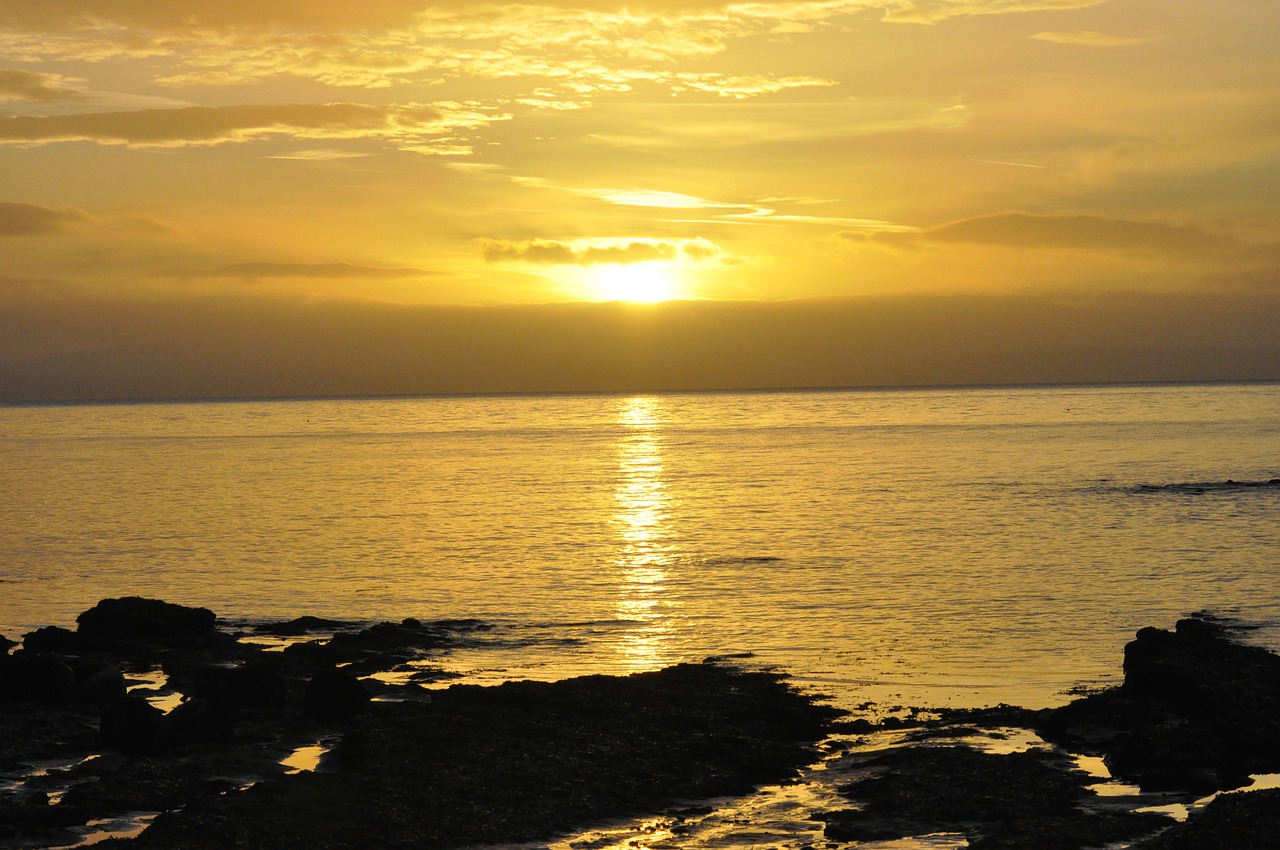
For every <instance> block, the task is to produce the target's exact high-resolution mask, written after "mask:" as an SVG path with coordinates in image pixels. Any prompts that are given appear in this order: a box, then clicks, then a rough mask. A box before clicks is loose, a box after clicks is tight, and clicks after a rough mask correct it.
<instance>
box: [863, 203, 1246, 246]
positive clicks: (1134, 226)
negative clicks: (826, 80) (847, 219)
mask: <svg viewBox="0 0 1280 850" xmlns="http://www.w3.org/2000/svg"><path fill="white" fill-rule="evenodd" d="M844 235H846V236H848V237H849V238H853V239H863V238H865V236H864V234H861V233H858V234H844ZM871 238H872V239H874V241H877V242H883V243H887V244H893V245H899V246H911V245H915V244H918V243H921V242H935V243H938V242H943V243H946V242H959V243H971V244H980V245H1003V246H1006V247H1011V248H1084V249H1095V250H1100V251H1117V250H1120V251H1125V250H1152V251H1171V252H1177V253H1187V252H1206V251H1226V250H1231V249H1235V248H1238V247H1239V243H1238V242H1237V241H1236V240H1235V239H1233V238H1231V237H1227V236H1221V235H1217V234H1212V233H1208V232H1206V231H1204V230H1201V229H1199V228H1197V227H1194V226H1191V225H1179V224H1165V223H1162V222H1151V221H1134V220H1131V219H1121V218H1111V217H1109V216H1103V215H1092V214H1080V215H1037V214H1033V213H1022V212H1005V213H995V214H994V215H984V216H976V217H974V218H966V219H960V220H958V221H953V222H949V223H947V224H943V225H939V226H938V227H932V228H928V229H925V230H919V231H916V232H897V233H894V232H887V233H876V234H874V235H873V236H872V237H871Z"/></svg>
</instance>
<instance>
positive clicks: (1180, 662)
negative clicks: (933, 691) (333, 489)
mask: <svg viewBox="0 0 1280 850" xmlns="http://www.w3.org/2000/svg"><path fill="white" fill-rule="evenodd" d="M486 628H487V626H486V624H484V623H482V622H478V621H471V620H467V621H440V622H419V621H417V620H412V619H407V620H403V621H401V622H398V623H378V624H374V625H368V624H357V623H351V622H343V621H335V620H320V619H317V618H312V617H302V618H299V619H297V620H292V621H289V622H281V623H260V624H255V625H254V626H252V627H249V626H244V627H242V628H240V629H238V630H237V629H233V628H229V627H228V625H227V624H226V623H220V622H219V621H218V619H217V617H216V615H214V613H213V612H211V611H208V610H207V609H200V608H187V607H183V606H178V605H172V604H169V603H165V602H161V601H158V600H147V599H138V598H128V599H115V600H103V601H102V602H100V603H99V604H98V605H96V606H95V607H94V608H92V609H90V610H89V611H86V612H84V613H83V614H82V615H81V616H80V617H79V618H78V622H77V628H76V629H75V630H69V629H62V628H57V627H46V628H43V629H40V630H38V631H35V632H32V633H30V634H27V635H25V636H23V639H22V641H21V645H20V646H17V645H16V644H14V643H13V642H11V641H4V642H3V643H0V648H2V649H3V650H4V653H3V654H0V847H4V848H29V847H51V846H59V845H67V844H71V843H74V842H76V841H77V840H79V839H80V838H81V837H82V836H83V835H84V834H85V833H86V831H87V830H89V829H90V828H89V827H88V826H86V825H87V824H91V823H94V822H97V821H99V820H101V819H106V818H113V817H120V816H122V815H126V814H129V813H137V812H149V813H156V817H155V818H154V820H153V821H152V822H151V824H150V826H149V827H148V828H147V829H146V830H145V831H143V832H142V833H141V835H140V836H138V837H133V838H128V839H118V838H117V839H113V840H110V841H107V842H104V843H103V844H102V845H100V846H115V845H117V844H123V845H128V846H129V847H138V848H148V847H154V848H193V850H201V848H215V847H216V848H229V847H267V846H270V847H277V848H286V850H287V848H303V847H306V848H322V850H323V848H356V847H360V848H364V847H386V848H396V847H406V848H407V847H415V848H419V847H421V848H437V847H463V846H470V845H475V844H499V843H509V842H520V841H531V840H542V839H548V838H551V837H553V836H555V835H557V834H562V833H564V832H566V831H570V830H573V829H575V828H582V827H585V826H589V825H592V824H597V823H600V822H602V821H604V820H607V819H614V818H629V817H640V816H644V815H647V814H651V813H655V812H660V811H663V810H664V809H666V810H669V811H671V812H672V814H671V819H672V821H673V822H680V823H685V824H687V826H688V827H689V828H691V829H692V828H694V827H695V826H696V821H697V819H698V817H699V816H700V815H701V814H705V813H706V812H708V811H710V809H706V808H699V807H692V808H690V807H689V804H690V801H697V800H701V799H707V798H711V797H723V796H735V795H745V794H748V793H750V792H751V791H752V789H754V788H756V787H758V786H760V785H762V784H765V783H780V782H787V781H789V780H792V779H794V778H796V777H797V776H798V775H800V772H801V771H802V770H803V769H804V768H806V766H808V765H811V764H813V763H815V762H817V761H819V760H820V759H823V760H824V762H823V765H822V768H821V769H820V770H819V771H815V772H811V773H809V774H806V775H807V777H808V778H809V779H810V780H812V779H813V777H816V776H819V775H821V776H822V777H823V781H827V782H838V786H837V791H838V796H839V797H840V798H843V799H844V800H845V801H846V802H845V805H843V806H839V805H838V806H835V807H827V808H824V809H823V810H821V811H817V810H814V811H812V812H809V813H808V814H807V817H808V818H809V819H810V821H812V822H813V823H814V830H815V834H816V835H825V839H826V840H827V841H828V842H854V843H855V845H856V843H857V842H865V841H882V840H892V839H897V838H905V837H911V836H920V835H928V834H934V833H953V834H955V835H957V836H963V838H964V839H965V840H967V841H968V846H970V847H971V848H977V849H978V850H982V848H1026V847H1036V848H1047V850H1054V849H1055V848H1063V850H1067V848H1070V849H1071V850H1077V848H1087V847H1101V846H1104V845H1105V846H1114V847H1132V848H1135V850H1188V848H1196V850H1214V848H1232V849H1233V850H1251V848H1272V847H1274V846H1275V844H1274V842H1275V838H1274V837H1275V836H1276V835H1278V834H1280V790H1272V791H1267V790H1259V791H1251V792H1249V793H1231V792H1232V791H1233V789H1239V788H1243V787H1245V786H1248V785H1249V784H1250V783H1251V782H1252V779H1251V777H1252V776H1258V775H1264V776H1265V775H1269V774H1280V657H1277V656H1276V655H1274V654H1272V653H1269V652H1267V651H1265V650H1262V649H1259V648H1256V647H1251V646H1247V645H1245V644H1243V643H1241V642H1240V641H1239V640H1238V637H1239V635H1238V627H1236V626H1234V625H1233V624H1230V623H1225V622H1222V621H1219V620H1215V619H1213V618H1211V617H1208V616H1203V615H1202V616H1195V617H1191V618H1188V619H1184V620H1181V621H1179V622H1178V624H1177V626H1176V628H1175V629H1174V630H1172V631H1164V630H1161V629H1155V628H1147V629H1142V630H1141V631H1139V632H1138V634H1137V635H1136V637H1135V639H1134V640H1133V641H1132V642H1131V643H1129V644H1128V646H1127V647H1126V648H1125V655H1124V672H1125V680H1124V684H1123V685H1121V686H1120V687H1117V688H1114V689H1110V690H1107V691H1103V692H1100V693H1095V694H1090V695H1088V696H1084V697H1082V698H1080V699H1077V700H1075V701H1073V702H1071V703H1069V704H1067V705H1065V706H1062V707H1060V708H1055V709H1048V710H1040V711H1032V710H1027V709H1022V708H1018V707H1013V706H998V707H995V708H989V709H981V710H965V711H940V710H929V709H925V708H920V709H915V710H912V711H909V712H908V711H903V712H897V713H894V712H888V711H885V710H884V709H883V707H872V706H868V707H867V709H868V710H867V712H866V714H865V716H860V715H856V714H855V715H854V716H851V717H847V716H842V713H841V712H839V711H836V710H834V709H832V708H830V707H828V706H825V705H823V704H822V703H821V702H820V701H819V700H817V699H816V698H814V697H812V696H809V695H804V694H801V693H798V692H797V691H796V690H795V689H794V688H792V687H790V686H789V685H788V684H787V682H786V680H785V679H784V678H783V677H781V676H779V675H776V674H774V673H769V672H761V671H746V670H742V669H738V668H734V667H731V666H725V665H723V664H716V663H701V664H682V665H678V666H675V667H670V668H667V669H664V670H660V671H655V672H651V673H643V674H636V675H632V676H626V677H610V676H589V677H584V678H577V679H570V680H565V681H561V682H555V683H539V682H509V683H506V684H503V685H500V686H495V687H476V686H469V685H453V686H452V687H448V688H438V689H433V690H430V691H428V690H425V689H424V688H422V687H420V686H419V685H420V683H422V682H427V681H431V680H433V679H436V678H439V677H441V676H442V675H443V674H442V673H441V672H440V671H439V670H438V668H436V667H434V665H433V664H432V660H433V659H435V658H437V657H438V656H439V655H440V654H441V653H444V652H447V651H448V649H449V647H450V646H451V645H454V644H456V643H457V642H458V641H461V640H466V639H467V638H468V636H472V635H475V634H476V633H479V632H483V630H485V629H486ZM0 640H2V639H0ZM264 640H265V641H267V642H268V643H269V644H270V645H264V643H263V641H264ZM14 647H16V648H14ZM11 649H12V651H10V650H11ZM388 673H394V674H395V675H394V676H393V677H388V676H386V675H385V674H388ZM374 674H379V675H378V676H377V677H375V676H374ZM1012 738H1020V739H1025V740H1027V741H1030V742H1031V743H1030V744H1027V745H1023V746H1020V747H1013V746H1005V747H1001V746H984V745H982V742H984V741H985V742H996V743H997V744H999V742H1001V741H1007V740H1009V739H1012ZM317 742H324V743H323V747H319V748H317V751H318V750H319V749H324V750H327V751H328V752H327V754H326V755H324V757H323V758H322V759H321V760H320V762H319V766H318V768H317V769H314V770H310V769H306V770H301V771H299V770H296V769H293V770H291V769H290V768H289V767H288V766H285V765H282V764H281V761H282V759H284V758H285V757H286V756H287V755H288V754H290V753H292V752H294V751H295V750H298V749H299V748H300V747H304V746H306V745H308V744H316V743H317ZM820 742H824V743H823V744H822V747H821V748H819V747H817V746H816V745H818V744H819V743H820ZM975 742H976V743H975ZM1086 762H1088V763H1091V764H1093V765H1094V766H1095V772H1094V773H1093V774H1092V775H1091V774H1090V772H1088V771H1086V770H1084V769H1083V767H1084V765H1085V764H1086ZM1103 765H1105V769H1103V768H1102V766H1103ZM1098 769H1102V771H1103V773H1104V774H1107V773H1109V777H1110V779H1109V780H1108V779H1107V778H1105V777H1102V776H1099V775H1098V773H1097V772H1096V771H1097V770H1098ZM1104 781H1110V783H1111V790H1110V791H1109V792H1107V793H1108V796H1099V794H1098V793H1097V787H1098V784H1099V783H1100V782H1104ZM1118 782H1123V783H1126V784H1124V785H1117V783H1118ZM1221 792H1227V793H1221ZM1214 794H1216V795H1217V796H1213V797H1212V799H1211V800H1210V799H1207V798H1209V797H1210V795H1214ZM1153 795H1154V796H1153ZM1153 799H1154V800H1158V801H1165V802H1169V801H1172V802H1175V803H1178V804H1179V805H1183V804H1185V805H1186V806H1188V807H1189V808H1190V809H1191V810H1192V811H1191V816H1190V817H1189V818H1187V819H1186V821H1185V822H1184V823H1175V822H1174V821H1173V820H1171V819H1170V818H1169V817H1168V816H1167V815H1166V814H1163V813H1159V812H1156V811H1143V809H1150V808H1151V802H1152V800H1153ZM1197 800H1199V801H1200V803H1198V804H1197V803H1196V802H1195V801H1197ZM671 807H677V808H675V809H672V808H671Z"/></svg>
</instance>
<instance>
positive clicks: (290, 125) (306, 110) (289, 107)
mask: <svg viewBox="0 0 1280 850" xmlns="http://www.w3.org/2000/svg"><path fill="white" fill-rule="evenodd" d="M507 117H508V116H506V115H504V114H500V113H493V112H486V111H484V110H483V109H481V108H478V107H475V106H473V105H466V104H458V103H438V104H430V105H423V104H404V105H390V106H377V105H369V104H359V103H323V104H266V105H248V106H191V107H185V108H181V109H145V110H137V111H131V112H99V113H85V114H76V115H41V116H36V115H9V116H2V117H0V143H9V144H49V143H53V142H68V141H94V142H98V143H100V144H109V145H110V144H116V145H129V146H131V147H182V146H187V145H217V144H224V143H233V142H248V141H253V140H255V139H261V138H265V137H268V136H288V137H293V138H306V139H357V138H371V139H380V140H383V141H386V142H388V143H391V144H393V145H394V146H396V147H398V148H401V149H403V150H414V151H419V152H422V153H448V152H450V151H449V150H447V149H446V148H447V147H449V146H452V143H453V140H451V139H448V138H447V137H448V135H449V134H451V133H454V132H456V131H458V130H463V129H473V128H477V127H482V126H485V125H487V124H490V123H492V122H494V121H500V120H503V119H505V118H507Z"/></svg>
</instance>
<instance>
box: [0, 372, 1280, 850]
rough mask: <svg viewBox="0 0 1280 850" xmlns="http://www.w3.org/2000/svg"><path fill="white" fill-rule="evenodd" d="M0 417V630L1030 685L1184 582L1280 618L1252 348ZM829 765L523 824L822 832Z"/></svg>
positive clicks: (881, 680)
mask: <svg viewBox="0 0 1280 850" xmlns="http://www.w3.org/2000/svg"><path fill="white" fill-rule="evenodd" d="M0 446H2V447H3V448H2V455H3V463H2V464H0V634H3V635H6V636H8V637H11V638H15V639H17V638H20V637H21V635H22V634H24V633H25V632H27V631H30V630H32V629H35V628H37V627H40V626H43V625H51V624H52V625H62V626H67V627H74V624H75V618H76V615H77V614H78V613H80V612H81V611H84V610H86V609H88V608H90V607H92V606H93V604H94V603H95V602H97V601H98V600H100V599H103V598H108V597H119V596H127V595H139V596H147V597H153V598H160V599H165V600H168V601H171V602H178V603H183V604H187V605H198V606H204V607H208V608H210V609H212V610H213V611H215V612H216V613H217V614H218V615H219V616H220V617H221V618H222V624H223V626H224V627H225V628H227V629H229V630H232V631H243V630H248V629H250V628H251V627H252V626H253V625H255V624H259V623H262V622H265V621H270V620H280V619H291V618H294V617H297V616H300V615H304V614H311V615H317V616H322V617H329V618H338V619H347V620H357V621H361V622H364V621H379V620H396V621H398V620H401V619H403V618H406V617H416V618H418V619H421V620H437V619H461V618H475V619H479V620H482V621H484V622H485V623H486V624H487V625H488V627H489V628H487V629H485V630H482V631H476V632H473V633H471V636H470V637H468V638H467V639H466V640H464V641H463V642H462V644H460V645H459V646H457V647H455V648H453V649H451V650H449V651H447V652H443V653H442V654H441V655H440V657H439V658H437V659H434V661H435V663H436V664H437V665H438V666H440V667H441V668H443V669H444V670H445V671H446V672H448V673H450V674H453V675H454V676H455V677H456V678H454V679H451V680H449V681H466V682H474V683H481V684H486V683H496V682H501V681H506V680H511V679H541V680H555V679H561V678H565V677H569V676H575V675H583V674H593V673H607V674H626V673H630V672H635V671H642V670H651V669H655V668H659V667H662V666H664V665H668V664H673V663H677V662H682V661H699V660H702V659H706V658H719V659H723V660H725V661H726V662H728V663H734V664H739V665H742V666H745V667H749V668H752V669H760V668H767V669H774V670H778V671H782V672H784V673H786V674H787V675H789V676H790V677H791V681H792V682H793V684H794V685H795V686H796V687H798V688H800V689H802V690H805V691H806V692H810V693H815V694H821V695H823V697H824V698H825V699H827V700H829V701H831V702H833V703H835V704H836V705H839V706H841V707H844V708H849V709H851V710H854V711H855V712H862V713H864V714H865V713H868V712H871V713H875V712H877V711H879V712H881V713H892V712H894V711H897V710H900V709H902V708H906V707H912V706H916V707H977V706H986V705H996V704H999V703H1012V704H1017V705H1022V706H1026V707H1031V708H1037V707H1046V706H1053V705H1060V704H1062V703H1065V702H1067V701H1068V700H1070V699H1072V698H1073V697H1074V696H1075V695H1077V694H1079V693H1081V692H1085V691H1088V690H1091V689H1094V688H1098V687H1103V686H1106V685H1110V684H1116V683H1118V682H1119V681H1120V680H1121V678H1122V670H1121V662H1122V657H1123V648H1124V645H1125V643H1126V642H1128V641H1129V640H1131V639H1132V638H1133V635H1134V633H1135V631H1136V630H1138V629H1139V628H1142V627H1144V626H1156V627H1161V628H1170V627H1172V626H1173V625H1174V624H1175V622H1176V621H1177V620H1178V619H1179V618H1181V617H1184V616H1186V615H1188V614H1192V613H1197V612H1205V613H1209V614H1212V615H1215V616H1218V617H1224V618H1229V619H1233V620H1236V621H1238V622H1240V623H1242V624H1246V625H1248V626H1249V627H1250V628H1249V629H1248V630H1247V631H1245V632H1244V633H1243V634H1244V639H1245V640H1247V641H1250V642H1253V643H1256V644H1258V645H1262V646H1265V647H1268V648H1270V649H1273V650H1277V649H1280V486H1277V485H1280V481H1277V480H1275V479H1280V385H1276V384H1215V385H1176V386H1168V385H1160V386H1071V387H1015V388H1010V387H977V388H964V389H892V390H838V391H836V390H832V391H796V392H715V393H673V394H639V395H635V394H627V395H538V396H469V397H424V398H368V399H316V400H267V401H205V402H172V403H129V404H76V405H34V406H22V405H17V406H3V407H0ZM1014 737H1015V738H1016V735H1015V736H1014ZM979 743H982V742H979ZM987 743H988V744H989V743H990V742H987ZM890 744H892V742H889V743H888V744H885V743H884V742H881V744H875V746H880V745H886V746H887V745H890ZM1032 745H1036V742H1027V741H1022V742H1021V743H1018V742H1017V741H1016V740H1015V741H1014V743H1013V744H1012V745H1010V746H1013V747H1016V746H1032ZM856 746H859V747H862V748H863V749H865V748H866V747H867V746H870V745H868V744H867V743H866V742H865V741H864V742H860V743H857V744H856ZM1005 751H1008V749H1006V750H1005ZM1081 765H1082V766H1085V767H1088V763H1087V762H1086V761H1085V760H1082V761H1081ZM1098 765H1100V762H1099V761H1098V760H1096V759H1095V760H1093V767H1092V768H1091V769H1097V767H1098ZM850 769H852V768H844V769H843V770H844V771H845V772H843V773H842V772H841V770H842V768H841V767H840V765H839V764H838V763H837V762H836V761H833V760H832V759H828V760H826V761H824V762H822V763H820V764H818V765H816V766H815V768H813V769H811V770H810V771H809V772H808V773H807V774H806V776H805V777H804V778H803V780H802V781H801V782H799V783H797V784H792V785H785V786H773V787H769V788H765V789H762V790H761V791H760V792H758V793H757V794H755V795H752V796H749V797H747V798H741V799H736V800H724V801H719V802H718V803H717V804H716V805H714V806H713V807H711V809H710V810H708V811H707V813H706V814H705V816H701V817H699V818H697V819H695V820H694V821H686V820H684V819H682V818H681V819H675V820H673V819H672V818H671V817H667V816H662V815H660V814H658V815H655V816H653V817H650V818H642V819H639V820H636V821H633V822H627V823H621V824H614V825H606V826H603V827H598V828H592V829H591V830H589V831H586V832H582V833H579V834H575V835H569V836H565V837H563V838H562V839H560V840H558V841H557V842H554V843H552V845H551V846H552V847H555V848H558V850H608V848H618V850H622V848H630V850H635V848H675V850H681V848H683V849H684V850H713V848H715V849H716V850H725V848H747V847H760V846H776V847H794V848H802V847H815V846H824V847H829V846H835V845H832V844H831V843H830V842H824V840H823V838H822V832H821V829H822V827H821V824H820V823H818V822H817V821H816V819H815V815H814V813H815V812H818V811H822V810H825V809H829V808H838V807H840V806H841V805H842V803H841V802H840V798H839V796H838V794H837V793H836V790H835V789H836V788H837V786H838V784H839V782H841V781H846V780H847V777H848V775H850V774H849V773H848V770H850ZM1098 775H1099V776H1100V777H1105V771H1102V772H1101V773H1100V774H1098ZM841 777H844V779H842V778H841ZM1099 781H1103V779H1100V780H1099ZM1259 781H1261V782H1264V783H1267V784H1273V785H1274V784H1280V777H1264V778H1262V779H1261V780H1259ZM1100 787H1104V786H1100ZM1100 793H1107V792H1106V791H1105V790H1104V791H1101V792H1100ZM1112 793H1128V792H1127V791H1125V790H1124V789H1123V788H1121V789H1120V790H1118V791H1113V792H1112ZM844 805H847V804H844ZM1179 805H1181V804H1179ZM1186 811H1187V810H1186V807H1185V806H1183V808H1182V814H1183V816H1185V813H1186ZM1171 813H1172V812H1171ZM135 815H136V813H135ZM151 816H153V814H145V813H144V814H143V815H142V816H140V817H136V816H135V817H130V818H125V819H124V820H123V821H122V823H121V824H120V825H117V826H112V827H109V828H105V829H98V830H97V831H90V832H89V833H88V834H87V835H86V837H85V838H84V842H86V843H92V842H94V841H97V840H100V839H101V838H103V837H106V836H108V835H111V834H130V833H131V832H137V831H138V830H139V829H142V828H144V826H145V823H146V822H147V819H148V818H149V817H151ZM677 820H678V821H679V823H677ZM677 827H678V828H677ZM536 846H544V845H536ZM863 846H866V847H872V846H875V847H881V846H883V848H886V850H887V848H898V850H902V849H903V848H916V850H920V849H921V848H959V847H963V846H965V840H964V836H963V835H959V834H939V835H935V836H926V837H920V838H916V839H907V840H902V841H896V842H887V843H883V844H874V845H873V844H868V845H863Z"/></svg>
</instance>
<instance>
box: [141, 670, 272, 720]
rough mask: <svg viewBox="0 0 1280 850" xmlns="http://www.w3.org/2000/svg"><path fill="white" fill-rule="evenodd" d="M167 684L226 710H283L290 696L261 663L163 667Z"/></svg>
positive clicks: (270, 671)
mask: <svg viewBox="0 0 1280 850" xmlns="http://www.w3.org/2000/svg"><path fill="white" fill-rule="evenodd" d="M165 669H166V672H168V673H169V675H170V684H172V685H174V686H175V687H177V688H179V689H180V690H181V691H182V692H183V693H184V694H186V695H187V696H191V697H199V698H201V699H207V700H209V701H210V702H212V703H214V704H217V705H220V706H225V707H228V708H233V709H239V708H261V709H280V708H283V707H284V705H285V702H286V701H287V700H288V696H289V684H288V682H287V680H286V679H285V677H284V676H282V675H281V674H280V673H278V672H276V671H275V670H272V669H270V668H268V667H266V666H264V665H261V664H254V663H247V664H244V665H239V666H231V665H227V664H211V663H196V664H194V665H190V666H187V667H186V668H185V669H182V670H181V672H178V671H177V670H175V669H174V668H173V667H170V666H168V665H166V668H165Z"/></svg>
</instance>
